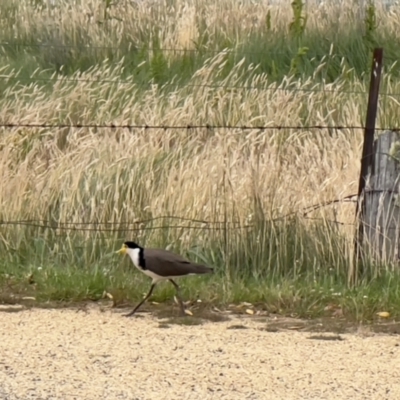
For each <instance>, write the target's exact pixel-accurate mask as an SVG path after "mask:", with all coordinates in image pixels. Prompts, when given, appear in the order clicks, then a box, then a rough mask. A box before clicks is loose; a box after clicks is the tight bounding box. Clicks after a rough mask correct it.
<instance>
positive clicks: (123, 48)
mask: <svg viewBox="0 0 400 400" xmlns="http://www.w3.org/2000/svg"><path fill="white" fill-rule="evenodd" d="M0 47H4V48H18V47H21V48H35V49H37V48H51V49H69V50H82V51H85V52H87V51H88V50H94V51H98V50H108V51H124V52H125V51H127V50H128V51H134V52H137V53H142V54H143V53H146V52H148V53H184V54H185V53H189V54H196V55H198V54H214V55H215V54H221V53H224V54H232V55H238V56H246V55H247V56H248V55H253V56H269V57H270V56H275V55H277V56H279V55H286V56H290V55H292V56H296V55H297V54H298V48H297V47H296V48H293V50H291V49H289V48H288V50H287V51H276V50H274V51H272V50H259V51H248V50H242V49H231V48H227V47H224V48H219V49H206V48H204V47H198V48H185V47H159V46H156V47H153V46H137V45H135V44H134V43H127V44H125V45H123V46H93V45H90V46H85V45H76V44H59V43H56V44H54V43H19V42H0ZM311 51H312V49H311ZM365 55H366V56H368V54H367V53H365ZM321 57H324V58H339V59H343V58H344V59H346V58H347V57H348V54H342V53H333V52H332V53H327V54H323V55H321ZM385 59H386V60H388V61H393V62H396V61H400V57H398V56H393V55H387V56H385Z"/></svg>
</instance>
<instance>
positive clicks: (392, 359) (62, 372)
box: [0, 307, 400, 400]
mask: <svg viewBox="0 0 400 400" xmlns="http://www.w3.org/2000/svg"><path fill="white" fill-rule="evenodd" d="M121 313H122V311H121V310H118V309H107V310H100V309H99V308H98V307H95V308H91V309H89V310H86V311H77V310H73V309H72V310H71V309H31V310H24V311H20V312H13V313H10V312H1V313H0V317H1V324H0V337H1V340H0V348H1V351H0V399H4V400H5V399H9V400H14V399H18V400H22V399H23V400H26V399H35V400H39V399H40V400H41V399H46V400H47V399H63V400H69V399H71V400H72V399H85V400H90V399H109V400H111V399H130V400H133V399H138V400H147V399H202V400H205V399H229V400H236V399H238V400H239V399H240V400H244V399H274V400H277V399H285V400H288V399H312V398H315V399H320V400H322V399H346V398H352V399H399V398H400V372H399V371H400V369H399V362H400V337H399V336H397V335H385V334H376V333H373V332H371V331H368V330H358V331H357V330H356V331H355V332H353V333H345V334H340V336H338V335H332V334H327V333H324V334H318V335H317V334H315V333H312V332H300V331H299V330H293V329H292V330H291V329H289V328H290V327H289V325H288V326H287V329H284V328H282V329H272V328H271V329H269V328H270V327H271V326H272V324H273V320H272V319H268V318H262V319H261V318H258V319H257V318H255V317H253V316H230V317H229V319H228V320H224V321H220V322H211V321H206V322H204V323H203V324H200V325H182V324H175V323H171V321H169V322H168V321H167V322H165V320H162V319H159V318H157V317H156V316H154V315H152V314H150V313H142V314H140V315H139V316H138V317H136V318H131V319H129V318H124V317H122V315H121ZM292 325H293V323H292ZM292 328H293V327H292ZM329 339H330V340H329Z"/></svg>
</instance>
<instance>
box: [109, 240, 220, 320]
mask: <svg viewBox="0 0 400 400" xmlns="http://www.w3.org/2000/svg"><path fill="white" fill-rule="evenodd" d="M117 253H119V254H122V255H125V254H128V255H129V257H130V258H131V260H132V262H133V264H134V265H135V267H136V268H137V269H138V270H139V271H141V272H143V273H144V274H145V275H147V276H149V277H150V278H152V283H151V286H150V290H149V292H148V293H147V295H146V297H145V298H144V299H143V300H142V301H141V302H140V303H139V304H138V305H137V306H136V307H135V308H134V309H133V311H131V312H130V313H129V314H125V316H126V317H131V316H132V315H134V314H135V312H136V311H137V310H138V309H139V307H140V306H141V305H142V304H143V303H144V302H145V301H146V300H147V299H148V298H149V297H150V296H151V294H152V293H153V290H154V288H155V286H156V285H157V283H158V282H161V281H165V280H168V281H170V282H171V283H172V284H173V285H174V287H175V290H176V297H177V299H178V302H179V306H180V310H181V314H182V315H185V308H184V306H183V302H182V298H181V296H180V288H179V286H178V285H177V283H176V282H175V281H174V279H175V278H180V277H183V276H188V275H199V274H208V273H213V272H214V269H213V268H210V267H207V266H205V265H201V264H196V263H193V262H191V261H189V260H186V259H185V258H183V257H181V256H180V255H178V254H174V253H172V252H170V251H168V250H164V249H154V248H144V247H141V246H139V245H138V244H136V243H135V242H132V241H127V242H124V243H123V245H122V247H121V249H120V250H118V251H117Z"/></svg>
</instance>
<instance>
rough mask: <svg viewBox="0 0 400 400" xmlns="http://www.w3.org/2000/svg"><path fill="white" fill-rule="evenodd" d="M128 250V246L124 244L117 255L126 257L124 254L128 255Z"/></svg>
mask: <svg viewBox="0 0 400 400" xmlns="http://www.w3.org/2000/svg"><path fill="white" fill-rule="evenodd" d="M126 249H127V246H126V245H125V244H124V245H122V247H121V248H120V249H119V250H118V251H117V253H118V254H122V255H124V254H126Z"/></svg>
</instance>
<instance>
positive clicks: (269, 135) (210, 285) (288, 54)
mask: <svg viewBox="0 0 400 400" xmlns="http://www.w3.org/2000/svg"><path fill="white" fill-rule="evenodd" d="M294 4H295V6H293V7H290V6H287V7H283V6H281V7H277V6H268V5H266V4H264V3H263V2H247V1H245V2H233V1H228V0H226V1H223V2H218V3H215V2H211V1H205V2H204V1H202V2H197V1H193V2H181V1H172V2H169V1H165V2H157V3H156V4H150V3H149V2H140V3H135V4H133V3H131V2H124V1H120V2H116V3H115V4H112V5H111V4H109V2H104V1H100V0H96V1H92V2H90V3H86V2H82V3H81V2H67V1H65V2H59V3H57V5H51V3H46V2H44V1H43V2H41V1H36V2H28V1H27V2H15V1H8V2H5V3H4V4H3V5H2V6H1V7H2V11H3V15H4V16H7V17H4V18H2V19H1V20H0V27H1V32H2V34H1V35H0V36H1V37H0V40H1V49H2V52H3V57H2V60H1V64H0V66H1V76H0V78H1V85H2V88H3V93H4V94H3V96H2V97H1V99H0V105H1V106H0V123H1V124H3V126H4V125H7V124H11V125H12V124H15V125H16V127H3V128H1V136H0V174H1V177H2V179H1V180H0V201H1V209H0V219H1V221H2V226H1V238H0V239H1V240H0V247H1V250H2V254H3V257H2V274H1V282H2V287H3V290H2V298H3V301H6V302H13V301H16V300H15V296H17V298H18V296H24V295H30V296H34V297H35V298H36V299H37V300H38V301H71V300H84V299H92V300H98V299H99V298H101V297H102V296H104V293H105V292H109V293H112V294H113V296H114V298H115V299H116V302H118V301H122V302H124V301H126V300H137V299H138V298H140V296H141V294H142V292H143V291H145V290H146V288H147V281H145V280H144V279H142V278H141V277H138V276H137V274H134V273H132V272H131V271H130V270H129V269H128V267H127V265H128V263H126V265H125V264H124V265H123V266H121V265H118V264H119V262H120V261H117V260H118V259H117V258H116V257H115V256H114V254H113V251H114V250H115V249H116V248H118V247H119V246H120V244H121V242H122V241H124V240H126V239H135V240H136V241H138V242H140V243H142V244H143V245H152V246H162V247H167V248H170V249H173V250H175V251H179V252H182V253H184V254H186V255H187V256H188V257H191V258H194V259H197V260H200V261H203V262H204V263H207V264H209V265H213V266H215V267H216V270H217V274H216V276H215V277H214V278H213V279H212V280H209V278H204V279H198V280H196V279H195V280H193V281H192V282H193V283H191V282H187V283H184V294H185V296H188V297H190V298H193V297H195V298H196V297H201V298H203V299H204V300H207V301H209V302H227V301H246V300H247V301H251V302H259V303H264V304H268V307H271V308H272V309H273V310H275V311H277V310H278V311H281V312H292V311H293V310H295V312H296V313H298V314H300V315H303V316H304V315H313V314H318V313H321V312H323V310H324V309H325V308H326V306H327V305H328V304H330V303H331V302H334V303H338V304H339V305H340V307H343V309H346V310H348V312H349V315H351V316H352V317H355V318H356V319H363V318H371V317H372V316H373V315H374V314H375V313H376V312H377V311H380V310H382V309H389V310H390V311H391V312H392V313H394V314H396V307H395V304H397V303H396V302H397V300H398V293H399V286H398V280H397V278H396V276H395V275H394V274H393V273H392V272H390V266H375V265H373V264H371V265H370V264H368V265H366V266H365V268H364V271H365V273H364V275H363V276H361V277H360V287H359V288H356V289H354V288H349V287H348V286H347V278H348V276H347V275H348V271H349V268H351V267H352V265H353V254H352V253H353V240H352V238H353V234H354V225H353V224H354V210H355V204H354V202H350V203H335V204H334V205H332V206H328V207H324V208H319V209H318V210H316V211H314V212H312V213H308V214H307V215H304V213H303V212H302V210H304V208H306V207H308V206H311V205H314V204H320V203H323V202H325V201H330V200H333V199H340V198H343V197H345V196H348V195H351V194H355V193H356V191H357V182H358V174H359V167H360V153H361V146H362V136H363V131H362V130H361V129H356V128H353V127H360V126H362V125H363V124H364V119H365V109H366V101H367V94H366V92H367V89H368V74H369V68H370V63H371V49H372V47H373V46H374V45H375V44H374V43H375V42H379V43H381V42H382V43H383V44H384V45H385V55H386V57H387V58H385V73H384V79H383V83H382V92H383V94H382V96H381V103H380V113H379V118H378V126H379V127H391V126H396V125H397V124H398V120H399V118H398V106H399V101H398V99H399V96H398V94H399V93H400V80H399V78H398V76H399V73H398V72H399V71H398V69H397V68H398V67H397V64H396V60H395V55H394V54H395V53H394V52H393V49H394V44H395V43H396V41H397V40H398V34H397V30H396V29H397V28H396V27H397V26H398V21H399V13H398V9H397V8H396V7H393V8H392V9H391V10H390V11H388V10H383V9H380V8H379V7H377V8H370V9H369V12H368V13H367V16H366V19H365V21H361V22H360V21H358V20H357V18H356V17H355V15H358V14H357V12H358V11H357V9H355V8H354V7H353V6H350V5H347V6H346V7H345V8H342V9H341V10H340V12H339V8H338V7H337V6H317V5H312V4H308V6H307V9H305V8H304V9H301V7H300V6H299V4H300V2H295V3H294ZM296 4H297V6H296ZM296 7H297V8H296ZM299 7H300V8H299ZM312 7H314V8H312ZM296 10H297V11H296ZM299 10H300V11H299ZM311 11H313V12H311ZM304 16H307V19H304ZM335 16H336V17H338V19H336V20H335V18H334V17H335ZM334 20H335V21H336V22H334V23H333V22H332V21H334ZM355 21H358V22H357V23H362V24H363V29H364V31H365V32H366V33H365V34H364V35H361V34H359V33H357V32H358V31H357V29H356V28H355ZM376 21H378V22H379V24H378V25H379V26H378V25H377V22H376ZM337 24H339V25H337ZM338 26H340V31H339V32H338V29H337V27H338ZM321 35H322V37H325V39H326V40H325V39H324V40H321ZM324 35H325V36H324ZM389 39H390V40H389ZM393 43H394V44H393ZM32 124H33V125H35V124H38V125H40V124H47V125H54V127H49V126H47V127H40V126H39V127H32V126H30V125H32ZM59 124H62V125H65V124H66V125H102V124H105V125H110V124H114V125H116V126H120V125H129V126H131V128H114V129H110V128H96V127H93V126H92V127H83V128H79V127H76V126H75V127H68V126H67V127H65V126H62V127H57V125H59ZM314 125H322V126H328V125H329V126H340V127H344V128H342V129H332V128H327V129H313V128H307V127H310V126H314ZM145 126H148V128H145ZM199 126H200V127H199ZM206 126H207V127H206ZM226 126H236V127H237V128H226ZM241 126H246V127H247V128H246V129H242V128H240V127H241ZM281 127H283V128H281ZM285 127H286V128H285ZM171 293H172V292H171V291H170V289H169V288H160V290H159V292H158V294H155V299H156V300H164V299H166V298H169V297H170V295H171ZM157 296H158V297H157Z"/></svg>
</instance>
